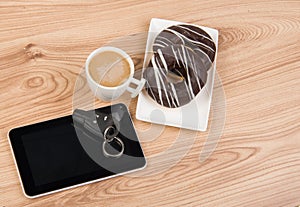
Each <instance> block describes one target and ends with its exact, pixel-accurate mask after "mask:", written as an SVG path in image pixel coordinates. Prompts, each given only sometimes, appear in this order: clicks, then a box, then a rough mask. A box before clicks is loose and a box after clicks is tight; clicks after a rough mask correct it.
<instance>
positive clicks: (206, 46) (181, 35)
mask: <svg viewBox="0 0 300 207" xmlns="http://www.w3.org/2000/svg"><path fill="white" fill-rule="evenodd" d="M166 30H167V31H169V32H172V33H174V34H175V35H177V36H178V37H180V39H181V40H182V43H185V41H184V40H183V38H184V39H186V40H187V41H188V42H191V43H194V44H196V45H200V46H203V47H205V48H207V49H209V50H211V51H212V52H215V50H214V49H213V48H211V47H210V46H208V45H206V44H203V43H202V42H199V41H198V42H197V41H194V40H191V39H189V38H187V37H186V36H184V35H183V34H180V33H179V32H177V31H175V30H172V29H166Z"/></svg>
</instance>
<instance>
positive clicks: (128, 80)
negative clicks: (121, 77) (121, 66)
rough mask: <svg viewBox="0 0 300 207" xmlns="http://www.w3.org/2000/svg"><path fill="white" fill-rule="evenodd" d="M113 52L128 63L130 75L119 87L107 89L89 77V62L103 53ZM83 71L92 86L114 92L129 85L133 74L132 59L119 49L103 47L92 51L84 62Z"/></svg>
mask: <svg viewBox="0 0 300 207" xmlns="http://www.w3.org/2000/svg"><path fill="white" fill-rule="evenodd" d="M108 51H109V52H115V53H117V54H119V55H121V56H122V57H123V58H124V59H126V61H127V62H128V63H129V68H130V74H129V76H128V78H127V80H126V81H125V82H124V83H122V84H120V85H117V86H112V87H109V86H103V85H101V84H99V83H97V82H96V81H95V80H94V79H93V78H92V77H91V75H90V69H89V64H90V62H91V60H92V59H93V58H94V57H95V56H96V55H98V54H100V53H103V52H108ZM85 69H86V75H87V78H88V79H90V80H91V81H92V82H93V84H95V85H97V87H101V88H103V89H106V90H116V89H118V88H120V87H122V86H124V85H127V84H128V83H129V84H130V82H131V79H132V77H133V74H134V64H133V61H132V59H131V58H130V56H129V55H128V54H127V53H126V52H125V51H123V50H121V49H119V48H116V47H111V46H105V47H100V48H98V49H96V50H94V51H93V52H92V53H91V54H90V55H89V56H88V58H87V59H86V62H85Z"/></svg>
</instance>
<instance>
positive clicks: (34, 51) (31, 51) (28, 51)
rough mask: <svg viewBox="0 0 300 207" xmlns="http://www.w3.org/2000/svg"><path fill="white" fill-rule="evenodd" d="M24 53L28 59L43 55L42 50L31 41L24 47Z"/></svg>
mask: <svg viewBox="0 0 300 207" xmlns="http://www.w3.org/2000/svg"><path fill="white" fill-rule="evenodd" d="M24 53H25V55H26V56H27V57H28V58H29V59H34V60H36V59H37V58H41V57H42V56H43V53H42V51H41V50H40V49H39V48H38V47H37V45H35V44H33V43H29V44H27V45H26V46H25V47H24Z"/></svg>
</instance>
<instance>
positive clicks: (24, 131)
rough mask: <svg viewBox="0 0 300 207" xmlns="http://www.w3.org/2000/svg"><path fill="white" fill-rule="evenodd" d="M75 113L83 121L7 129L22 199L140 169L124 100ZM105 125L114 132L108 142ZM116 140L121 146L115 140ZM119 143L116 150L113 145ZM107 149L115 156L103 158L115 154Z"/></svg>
mask: <svg viewBox="0 0 300 207" xmlns="http://www.w3.org/2000/svg"><path fill="white" fill-rule="evenodd" d="M81 114H83V115H84V116H80V117H87V119H84V118H83V119H80V120H81V121H80V120H79V121H75V118H74V114H73V116H72V115H70V116H65V117H61V118H57V119H53V120H49V121H45V122H41V123H37V124H33V125H28V126H23V127H19V128H14V129H12V130H10V132H9V141H10V145H11V148H12V152H13V155H14V159H15V164H16V166H17V170H18V173H19V177H20V180H21V184H22V188H23V192H24V194H25V195H26V196H27V197H29V198H34V197H38V196H42V195H47V194H50V193H54V192H57V191H61V190H65V189H69V188H72V187H76V186H80V185H84V184H88V183H92V182H97V181H100V180H103V179H107V178H111V177H114V176H117V175H121V174H124V173H128V172H132V171H135V170H138V169H142V168H144V167H145V165H146V160H145V157H144V154H143V151H142V148H141V145H140V143H139V140H138V137H137V135H136V132H135V129H134V126H133V123H132V120H131V117H130V115H129V112H128V110H127V107H126V106H125V105H124V104H116V105H112V106H108V107H104V108H99V109H96V110H91V111H86V112H85V111H83V112H82V113H81ZM77 117H78V116H77ZM93 119H95V120H93ZM77 120H78V119H77ZM90 121H92V122H90ZM91 123H93V124H95V126H97V127H96V129H98V132H99V134H97V133H95V132H93V130H90V128H89V125H88V124H91ZM109 126H113V127H114V128H115V129H116V131H117V132H116V133H114V135H113V137H111V138H110V139H109V142H108V141H107V140H106V139H104V131H105V130H106V129H107V128H108V127H109ZM96 131H97V130H96ZM117 139H118V140H119V141H120V143H122V145H120V143H119V142H115V141H118V140H117ZM114 140H115V141H114ZM113 143H115V145H116V147H114V146H113V145H114V144H113ZM110 145H111V146H110ZM120 146H121V147H122V149H118V148H120ZM106 147H108V148H111V149H108V148H107V149H106ZM112 149H114V150H115V151H117V152H120V151H121V150H122V151H121V154H119V155H118V156H115V157H114V156H107V155H109V153H111V154H113V153H115V152H109V150H112ZM104 151H105V152H106V153H104Z"/></svg>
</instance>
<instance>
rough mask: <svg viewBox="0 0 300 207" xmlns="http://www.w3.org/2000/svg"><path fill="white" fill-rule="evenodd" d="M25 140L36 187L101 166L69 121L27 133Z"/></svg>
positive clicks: (23, 138)
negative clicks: (84, 146)
mask: <svg viewBox="0 0 300 207" xmlns="http://www.w3.org/2000/svg"><path fill="white" fill-rule="evenodd" d="M22 141H23V145H24V149H25V152H26V156H27V159H28V163H29V167H30V170H31V173H32V177H33V180H34V183H35V185H36V186H39V185H43V184H48V183H52V182H55V181H58V180H62V179H65V178H70V177H74V176H78V175H83V174H86V173H88V172H93V171H96V170H97V169H99V166H98V165H97V164H96V163H95V162H94V161H93V160H92V159H90V158H89V156H88V155H87V154H86V152H85V151H84V149H83V148H82V146H81V144H80V142H79V140H78V138H77V136H76V132H75V130H74V127H73V126H72V125H71V124H70V123H68V122H61V123H60V124H59V125H56V126H52V127H49V128H45V129H42V130H39V131H36V132H32V133H28V134H24V135H23V136H22Z"/></svg>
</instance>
